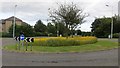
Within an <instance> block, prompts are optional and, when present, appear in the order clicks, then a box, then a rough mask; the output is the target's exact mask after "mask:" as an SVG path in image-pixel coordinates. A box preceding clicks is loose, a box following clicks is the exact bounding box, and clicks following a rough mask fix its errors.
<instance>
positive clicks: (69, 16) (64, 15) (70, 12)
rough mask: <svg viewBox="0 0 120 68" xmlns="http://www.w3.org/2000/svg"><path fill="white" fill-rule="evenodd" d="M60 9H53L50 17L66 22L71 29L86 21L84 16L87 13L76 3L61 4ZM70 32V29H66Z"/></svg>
mask: <svg viewBox="0 0 120 68" xmlns="http://www.w3.org/2000/svg"><path fill="white" fill-rule="evenodd" d="M58 6H59V7H58V9H54V10H51V11H50V12H49V13H50V17H51V18H52V20H54V21H55V22H58V23H59V22H61V23H64V25H65V26H66V28H68V29H70V30H71V31H73V30H75V29H76V28H77V27H78V26H79V25H81V24H82V23H84V22H85V20H84V18H85V17H86V14H84V13H83V11H82V9H80V8H78V6H77V5H76V4H73V3H71V4H59V5H58ZM65 31H66V33H67V34H68V33H69V30H65Z"/></svg>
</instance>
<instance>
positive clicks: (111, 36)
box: [106, 5, 113, 39]
mask: <svg viewBox="0 0 120 68" xmlns="http://www.w3.org/2000/svg"><path fill="white" fill-rule="evenodd" d="M106 6H107V7H109V5H106ZM110 38H111V39H112V38H113V7H112V18H111V35H110Z"/></svg>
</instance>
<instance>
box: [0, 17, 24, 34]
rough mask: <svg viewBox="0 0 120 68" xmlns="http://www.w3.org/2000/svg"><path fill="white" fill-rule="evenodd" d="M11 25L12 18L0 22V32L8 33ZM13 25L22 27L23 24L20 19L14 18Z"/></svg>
mask: <svg viewBox="0 0 120 68" xmlns="http://www.w3.org/2000/svg"><path fill="white" fill-rule="evenodd" d="M13 23H14V16H12V17H9V18H7V19H2V20H0V25H1V26H2V27H1V26H0V28H1V30H0V32H7V33H8V32H9V28H10V27H11V26H12V24H13ZM15 23H16V24H17V25H22V24H23V23H24V22H23V21H22V20H21V19H19V18H17V17H15Z"/></svg>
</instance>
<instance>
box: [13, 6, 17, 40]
mask: <svg viewBox="0 0 120 68" xmlns="http://www.w3.org/2000/svg"><path fill="white" fill-rule="evenodd" d="M16 7H17V5H15V6H14V22H13V38H14V37H15V13H16Z"/></svg>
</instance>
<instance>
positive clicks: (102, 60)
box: [2, 38, 118, 66]
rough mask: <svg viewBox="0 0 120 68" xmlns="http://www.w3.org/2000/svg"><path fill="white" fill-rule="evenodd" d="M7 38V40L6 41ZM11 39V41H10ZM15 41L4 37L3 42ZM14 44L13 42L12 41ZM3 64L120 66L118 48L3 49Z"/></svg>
mask: <svg viewBox="0 0 120 68" xmlns="http://www.w3.org/2000/svg"><path fill="white" fill-rule="evenodd" d="M4 40H6V41H4ZM9 40H10V42H8V41H9ZM12 42H15V41H13V40H11V39H8V38H6V39H3V44H4V45H5V44H8V43H9V44H10V43H12ZM12 44H13V43H12ZM2 65H3V66H118V49H112V50H107V51H97V52H87V53H36V54H33V53H17V52H7V51H4V50H3V51H2Z"/></svg>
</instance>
